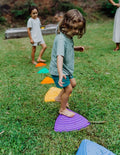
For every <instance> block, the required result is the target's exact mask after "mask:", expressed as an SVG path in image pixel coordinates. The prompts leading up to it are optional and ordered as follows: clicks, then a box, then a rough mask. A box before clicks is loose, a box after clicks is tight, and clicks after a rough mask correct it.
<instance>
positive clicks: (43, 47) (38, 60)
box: [37, 43, 47, 62]
mask: <svg viewBox="0 0 120 155" xmlns="http://www.w3.org/2000/svg"><path fill="white" fill-rule="evenodd" d="M41 46H42V49H41V51H40V54H39V57H38V59H37V62H45V60H43V59H42V55H43V53H44V51H45V50H46V48H47V46H46V44H45V43H44V44H41Z"/></svg>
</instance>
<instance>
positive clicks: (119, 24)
mask: <svg viewBox="0 0 120 155" xmlns="http://www.w3.org/2000/svg"><path fill="white" fill-rule="evenodd" d="M119 3H120V0H119ZM113 41H114V42H115V43H120V7H119V8H117V10H116V13H115V18H114V27H113Z"/></svg>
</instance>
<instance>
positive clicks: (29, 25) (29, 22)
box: [27, 19, 32, 28]
mask: <svg viewBox="0 0 120 155" xmlns="http://www.w3.org/2000/svg"><path fill="white" fill-rule="evenodd" d="M31 27H32V21H31V20H30V19H29V20H28V22H27V28H31Z"/></svg>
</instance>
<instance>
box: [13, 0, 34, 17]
mask: <svg viewBox="0 0 120 155" xmlns="http://www.w3.org/2000/svg"><path fill="white" fill-rule="evenodd" d="M30 6H36V4H35V3H33V2H31V1H28V2H27V3H25V4H23V5H20V6H17V5H16V6H15V7H14V9H13V10H12V11H11V13H12V14H13V15H14V17H15V18H16V19H18V18H19V19H27V18H29V11H28V10H29V7H30Z"/></svg>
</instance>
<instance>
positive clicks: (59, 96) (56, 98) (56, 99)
mask: <svg viewBox="0 0 120 155" xmlns="http://www.w3.org/2000/svg"><path fill="white" fill-rule="evenodd" d="M64 91H65V90H64V88H63V89H62V90H61V92H60V93H59V94H58V96H57V97H55V101H56V102H61V98H62V95H63V93H64ZM66 107H68V108H69V103H67V104H66Z"/></svg>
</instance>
